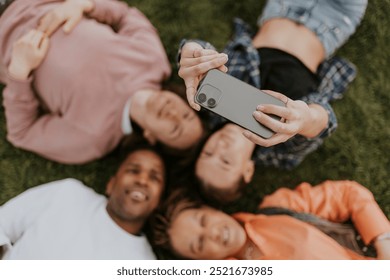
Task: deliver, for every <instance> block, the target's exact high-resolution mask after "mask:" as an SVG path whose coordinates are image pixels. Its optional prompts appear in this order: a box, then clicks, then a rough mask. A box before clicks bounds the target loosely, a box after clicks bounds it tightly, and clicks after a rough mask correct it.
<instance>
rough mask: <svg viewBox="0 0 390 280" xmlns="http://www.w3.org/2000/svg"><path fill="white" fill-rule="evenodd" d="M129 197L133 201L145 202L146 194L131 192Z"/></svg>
mask: <svg viewBox="0 0 390 280" xmlns="http://www.w3.org/2000/svg"><path fill="white" fill-rule="evenodd" d="M130 197H131V198H132V199H134V200H135V201H145V200H146V194H144V193H143V192H140V191H131V192H130Z"/></svg>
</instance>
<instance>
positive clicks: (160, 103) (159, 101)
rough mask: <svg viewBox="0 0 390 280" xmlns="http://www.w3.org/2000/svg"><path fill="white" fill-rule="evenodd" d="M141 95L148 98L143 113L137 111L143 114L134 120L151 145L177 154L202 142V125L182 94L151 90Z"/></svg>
mask: <svg viewBox="0 0 390 280" xmlns="http://www.w3.org/2000/svg"><path fill="white" fill-rule="evenodd" d="M141 94H145V96H147V98H145V100H144V102H143V105H142V107H143V108H142V110H140V109H141V108H136V109H135V110H140V111H141V112H139V113H138V115H137V116H134V117H133V118H134V119H135V121H136V123H137V124H138V125H139V126H140V127H141V129H142V131H143V136H144V137H145V139H147V140H148V141H149V143H151V144H155V143H157V142H160V143H162V144H164V145H166V146H168V147H171V148H174V149H177V150H186V149H188V148H191V147H192V146H194V145H195V144H197V143H198V142H199V140H200V139H201V137H202V135H203V126H202V122H201V120H200V118H199V116H198V115H197V113H196V112H195V111H194V110H193V109H191V107H190V106H189V105H188V104H187V102H186V101H184V100H183V99H182V98H181V97H180V96H179V95H178V94H176V93H174V92H171V91H167V90H161V91H159V90H149V91H145V92H141ZM139 95H140V94H139ZM137 97H138V98H139V96H137Z"/></svg>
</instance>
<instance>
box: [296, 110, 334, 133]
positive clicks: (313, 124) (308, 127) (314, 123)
mask: <svg viewBox="0 0 390 280" xmlns="http://www.w3.org/2000/svg"><path fill="white" fill-rule="evenodd" d="M309 110H310V116H311V118H310V119H309V120H307V121H306V124H305V126H304V127H303V129H302V130H301V131H300V132H299V134H300V135H302V136H304V137H306V138H314V137H317V136H318V135H319V134H320V133H321V132H322V131H323V130H324V129H325V128H327V126H328V121H329V117H328V113H327V111H326V110H325V109H324V108H323V107H322V106H321V105H319V104H314V103H313V104H309Z"/></svg>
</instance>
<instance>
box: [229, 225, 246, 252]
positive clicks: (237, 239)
mask: <svg viewBox="0 0 390 280" xmlns="http://www.w3.org/2000/svg"><path fill="white" fill-rule="evenodd" d="M231 219H232V220H231V221H229V223H228V224H227V225H226V229H227V232H226V235H227V237H225V238H226V239H227V240H226V247H227V248H228V249H229V251H230V254H236V253H237V252H238V251H239V250H240V249H241V247H242V246H244V244H245V240H246V233H245V230H244V228H243V227H242V226H241V225H240V224H239V223H238V222H237V221H236V220H234V219H233V218H231Z"/></svg>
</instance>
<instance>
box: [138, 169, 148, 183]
mask: <svg viewBox="0 0 390 280" xmlns="http://www.w3.org/2000/svg"><path fill="white" fill-rule="evenodd" d="M148 181H149V179H148V174H147V173H146V172H141V173H139V174H138V175H137V177H136V183H137V184H139V185H141V186H147V184H148Z"/></svg>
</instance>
